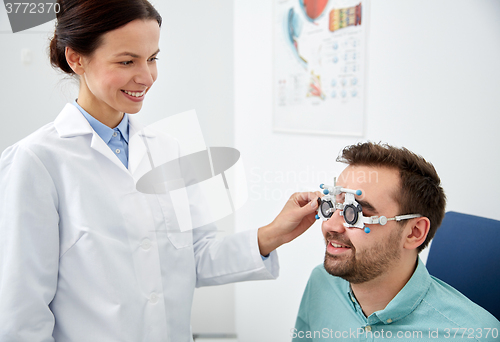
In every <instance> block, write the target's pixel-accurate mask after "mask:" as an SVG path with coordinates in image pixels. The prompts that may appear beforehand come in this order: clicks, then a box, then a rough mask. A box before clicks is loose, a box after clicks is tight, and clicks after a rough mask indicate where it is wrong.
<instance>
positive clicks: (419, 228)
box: [404, 217, 431, 249]
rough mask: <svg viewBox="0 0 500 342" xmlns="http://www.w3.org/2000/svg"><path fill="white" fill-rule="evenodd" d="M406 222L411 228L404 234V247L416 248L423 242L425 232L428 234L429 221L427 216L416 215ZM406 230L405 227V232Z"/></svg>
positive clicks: (425, 236)
mask: <svg viewBox="0 0 500 342" xmlns="http://www.w3.org/2000/svg"><path fill="white" fill-rule="evenodd" d="M408 224H409V227H410V228H411V230H410V232H409V234H408V235H407V236H406V239H405V243H404V248H406V249H416V248H417V247H418V246H420V245H421V244H423V243H424V241H425V239H426V238H427V234H429V229H430V227H431V221H430V220H429V219H428V218H427V217H417V218H414V219H411V220H410V222H409V223H408ZM406 231H408V227H407V228H406V229H405V232H406Z"/></svg>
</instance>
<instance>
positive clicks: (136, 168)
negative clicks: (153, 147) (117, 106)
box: [128, 115, 155, 182]
mask: <svg viewBox="0 0 500 342" xmlns="http://www.w3.org/2000/svg"><path fill="white" fill-rule="evenodd" d="M128 119H129V121H128V122H129V143H128V169H129V171H130V173H131V174H132V176H133V177H134V179H135V181H136V182H137V181H138V180H139V178H140V177H141V176H143V175H144V174H145V173H147V172H148V171H150V170H151V169H152V168H153V165H152V161H151V159H150V156H149V154H148V147H147V146H146V144H149V143H150V141H151V140H152V139H154V138H155V134H153V133H152V132H149V130H148V129H147V128H144V127H143V125H141V124H140V123H139V122H138V121H137V120H136V119H135V118H134V117H132V116H131V115H129V117H128ZM148 140H149V141H148Z"/></svg>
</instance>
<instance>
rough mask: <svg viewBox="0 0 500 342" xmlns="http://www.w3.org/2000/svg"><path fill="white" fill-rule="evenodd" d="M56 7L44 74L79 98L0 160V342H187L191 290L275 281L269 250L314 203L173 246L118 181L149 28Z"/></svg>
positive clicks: (155, 22) (96, 8)
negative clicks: (246, 227) (63, 81)
mask: <svg viewBox="0 0 500 342" xmlns="http://www.w3.org/2000/svg"><path fill="white" fill-rule="evenodd" d="M58 2H59V3H60V5H61V12H60V13H59V14H58V16H57V27H56V30H55V34H54V37H53V39H52V41H51V44H50V59H51V63H52V64H53V65H54V66H56V67H58V68H60V69H61V70H62V71H64V72H65V73H67V74H70V75H76V77H78V78H79V80H80V89H79V94H78V98H77V100H75V101H74V102H73V103H69V104H67V105H66V106H65V107H64V108H63V110H62V111H61V113H60V114H59V115H58V116H57V118H56V120H55V121H54V122H53V123H50V124H48V125H46V126H44V127H42V128H40V129H39V130H38V131H36V132H35V133H33V134H31V135H30V136H28V137H27V138H25V139H23V140H21V141H20V142H18V143H16V144H15V145H13V146H11V147H9V148H8V149H7V150H5V151H4V152H3V154H2V157H1V160H0V341H29V342H36V341H54V340H56V341H131V342H137V341H148V342H150V341H172V342H179V341H191V339H192V338H191V332H190V323H189V322H190V314H191V303H192V298H193V291H194V288H195V286H205V285H216V284H224V283H229V282H235V281H243V280H254V279H270V278H274V277H276V276H277V273H278V265H277V258H276V255H275V252H273V250H274V249H275V248H277V247H278V246H280V245H281V244H283V243H286V242H289V241H291V240H293V239H294V238H295V237H297V236H299V235H300V234H302V233H303V232H304V231H305V230H306V229H307V228H308V227H309V226H310V225H311V224H312V223H313V222H314V221H315V219H314V211H315V209H316V207H317V204H316V200H315V199H316V197H317V196H316V194H313V193H299V194H294V195H293V196H292V197H291V198H290V200H289V201H288V202H287V204H286V205H285V207H284V209H283V211H282V212H281V213H280V215H278V217H277V218H276V219H275V220H274V221H273V222H272V223H271V224H270V225H268V226H265V227H262V228H260V229H258V230H253V231H246V232H242V233H239V234H234V235H232V236H229V237H227V238H225V239H222V240H216V239H214V235H215V232H214V231H213V230H211V229H203V230H201V229H195V230H190V231H185V232H182V231H181V230H180V229H179V227H178V223H177V220H176V216H175V214H174V210H173V209H172V202H171V200H170V197H169V196H168V194H161V193H159V194H151V195H147V194H143V193H140V192H138V191H137V190H136V187H135V182H134V179H133V178H132V176H131V173H130V171H129V168H128V166H129V163H134V162H137V160H133V157H132V156H133V151H134V150H135V149H136V148H137V146H136V145H135V143H134V141H135V140H134V139H132V137H133V136H134V134H135V133H136V132H137V131H138V130H140V125H139V124H138V122H137V121H136V119H135V117H134V116H133V115H127V114H124V113H130V114H131V113H137V112H138V111H139V110H140V109H141V106H142V101H143V100H144V97H145V96H146V94H147V92H148V90H149V89H150V88H151V86H152V85H153V83H154V82H155V80H156V77H157V69H156V56H157V54H158V52H159V48H158V42H159V35H160V25H161V17H160V15H159V14H158V13H157V11H156V10H155V9H154V8H153V7H152V6H151V5H150V4H149V3H148V2H147V1H146V0H65V1H58ZM40 105H41V110H43V104H40ZM152 142H153V143H155V141H154V138H153V139H152ZM156 143H158V141H156ZM159 143H160V144H161V146H162V148H163V153H164V155H166V156H168V157H169V158H176V157H178V152H177V151H178V148H179V147H178V146H177V143H176V141H175V140H174V139H171V138H168V137H162V138H161V139H160V141H159ZM129 156H130V159H129ZM308 203H311V205H309V204H308ZM162 231H163V232H164V234H161V232H162Z"/></svg>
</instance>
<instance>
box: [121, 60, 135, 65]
mask: <svg viewBox="0 0 500 342" xmlns="http://www.w3.org/2000/svg"><path fill="white" fill-rule="evenodd" d="M120 64H121V65H129V64H132V61H125V62H120Z"/></svg>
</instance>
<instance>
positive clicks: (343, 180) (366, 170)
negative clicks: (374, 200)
mask: <svg viewBox="0 0 500 342" xmlns="http://www.w3.org/2000/svg"><path fill="white" fill-rule="evenodd" d="M379 171H380V168H374V167H369V166H352V165H348V166H347V167H346V168H345V169H344V171H342V173H341V174H340V175H339V177H338V178H337V185H341V186H345V185H349V184H373V183H378V182H379V177H380V172H379Z"/></svg>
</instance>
